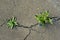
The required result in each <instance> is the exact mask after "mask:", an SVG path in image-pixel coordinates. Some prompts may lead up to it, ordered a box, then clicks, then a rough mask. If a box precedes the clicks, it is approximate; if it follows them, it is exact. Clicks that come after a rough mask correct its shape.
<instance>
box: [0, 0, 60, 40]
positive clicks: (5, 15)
mask: <svg viewBox="0 0 60 40" xmlns="http://www.w3.org/2000/svg"><path fill="white" fill-rule="evenodd" d="M44 10H49V12H50V16H57V17H60V0H0V25H1V24H3V23H4V22H6V19H9V18H10V17H12V16H15V17H17V21H18V22H19V24H22V25H25V26H28V27H29V26H31V25H33V24H36V23H37V21H36V20H35V18H34V16H35V14H39V13H40V12H42V11H44ZM33 29H34V30H35V31H34V30H31V33H30V35H29V36H28V37H27V38H26V39H25V40H60V22H59V21H58V22H56V23H55V25H48V28H41V27H40V26H39V25H36V26H35V27H33ZM28 33H29V29H28V28H22V27H17V29H13V30H12V29H9V28H7V25H6V24H4V25H3V26H0V40H24V38H25V37H26V35H27V34H28Z"/></svg>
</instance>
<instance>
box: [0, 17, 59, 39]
mask: <svg viewBox="0 0 60 40" xmlns="http://www.w3.org/2000/svg"><path fill="white" fill-rule="evenodd" d="M51 18H57V17H51ZM59 20H60V18H57V19H56V21H59ZM6 23H7V22H6V21H5V22H4V23H2V24H1V25H0V26H3V25H4V24H6ZM38 24H39V23H36V24H33V25H30V26H24V25H20V24H18V26H17V27H23V28H28V29H29V33H28V34H27V35H26V36H25V38H24V40H26V39H27V38H28V36H29V35H30V34H31V31H36V30H34V29H32V28H33V27H35V26H36V25H38ZM36 32H37V33H40V32H39V31H36ZM43 33H44V32H43Z"/></svg>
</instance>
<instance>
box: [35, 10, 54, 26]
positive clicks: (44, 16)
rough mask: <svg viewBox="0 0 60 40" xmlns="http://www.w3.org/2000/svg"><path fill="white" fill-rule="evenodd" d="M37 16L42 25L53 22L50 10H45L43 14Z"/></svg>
mask: <svg viewBox="0 0 60 40" xmlns="http://www.w3.org/2000/svg"><path fill="white" fill-rule="evenodd" d="M35 18H36V20H37V21H38V22H39V23H40V24H42V25H45V24H46V23H50V24H53V22H52V19H51V18H50V17H49V11H44V12H42V13H41V14H38V15H35Z"/></svg>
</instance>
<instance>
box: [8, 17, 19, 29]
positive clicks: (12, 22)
mask: <svg viewBox="0 0 60 40" xmlns="http://www.w3.org/2000/svg"><path fill="white" fill-rule="evenodd" d="M7 25H8V27H9V28H11V29H12V28H13V27H14V26H16V25H18V24H17V22H16V19H15V17H12V18H11V19H9V20H8V22H7Z"/></svg>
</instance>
